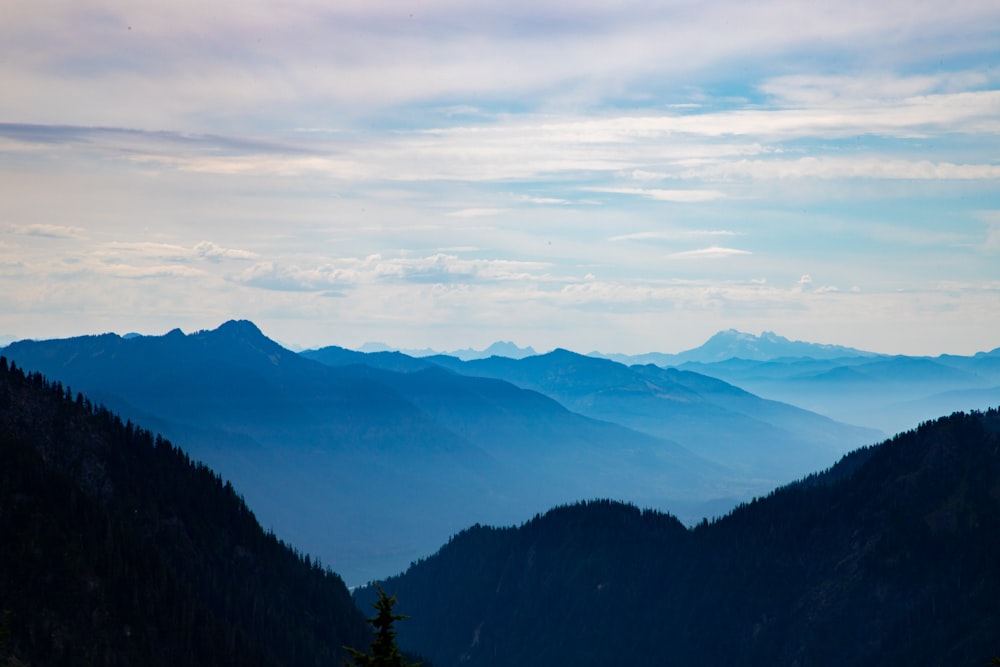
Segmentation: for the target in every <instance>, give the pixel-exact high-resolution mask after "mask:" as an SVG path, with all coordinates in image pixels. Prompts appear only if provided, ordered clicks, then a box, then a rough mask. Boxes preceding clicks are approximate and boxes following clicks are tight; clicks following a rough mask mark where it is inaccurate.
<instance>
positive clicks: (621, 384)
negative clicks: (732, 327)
mask: <svg viewBox="0 0 1000 667" xmlns="http://www.w3.org/2000/svg"><path fill="white" fill-rule="evenodd" d="M427 361H433V362H434V363H436V364H439V365H441V366H445V367H448V368H451V369H453V370H455V371H456V372H460V373H465V374H468V375H480V376H486V377H493V378H499V379H503V380H506V381H508V382H511V383H513V384H516V385H518V386H521V387H524V388H527V389H533V390H535V391H539V392H542V393H544V394H546V395H549V396H552V397H553V398H555V399H556V400H558V401H559V402H561V403H562V404H563V405H565V406H566V407H568V408H569V409H571V410H574V411H576V412H579V413H581V414H585V415H587V416H590V417H593V418H595V419H604V420H607V421H612V422H615V423H618V424H622V425H624V426H628V427H630V428H634V429H636V430H639V431H642V432H644V433H648V434H650V435H653V436H656V437H660V438H667V439H670V440H674V441H676V442H678V443H679V444H681V445H682V446H684V447H686V448H688V449H690V450H691V451H693V452H694V453H696V454H698V455H699V456H702V457H704V458H707V459H709V460H712V461H715V462H717V463H720V464H725V465H727V466H730V467H732V468H734V469H736V470H738V471H739V472H740V473H741V474H742V475H743V476H744V477H745V478H748V479H757V480H759V481H760V482H761V487H759V488H760V491H759V492H761V493H763V492H766V490H769V489H770V488H773V487H774V486H775V485H777V484H779V483H785V482H789V481H791V480H793V479H796V478H798V477H800V476H802V475H806V474H808V473H810V472H812V471H813V470H816V469H818V468H823V467H826V466H829V465H831V464H832V463H833V462H834V461H836V459H837V458H838V457H839V456H840V455H842V454H843V453H844V452H846V451H848V450H850V449H852V448H854V447H857V446H860V445H863V444H869V443H871V442H874V441H875V440H877V439H878V438H879V437H882V434H881V433H879V432H877V431H874V430H871V429H863V428H857V427H852V426H849V425H847V424H842V423H838V422H834V421H833V420H831V419H829V418H826V417H822V416H820V415H817V414H814V413H810V412H808V411H806V410H802V409H801V408H795V407H793V406H791V405H788V404H783V403H779V402H777V401H768V400H763V399H761V398H759V397H757V396H755V395H753V394H750V393H748V392H746V391H743V390H742V389H739V388H738V387H735V386H732V385H729V384H727V383H725V382H720V381H719V380H717V379H715V378H712V377H708V376H704V375H699V374H697V373H692V372H684V371H679V370H676V369H663V368H660V367H657V366H653V365H647V366H624V365H622V364H619V363H616V362H613V361H610V360H607V359H595V358H593V357H588V356H584V355H580V354H576V353H573V352H569V351H567V350H555V351H553V352H550V353H548V354H544V355H539V356H536V357H529V358H526V359H521V360H514V359H506V358H502V357H493V358H490V359H485V360H480V361H470V362H460V361H458V360H456V359H454V358H452V357H429V358H428V359H427Z"/></svg>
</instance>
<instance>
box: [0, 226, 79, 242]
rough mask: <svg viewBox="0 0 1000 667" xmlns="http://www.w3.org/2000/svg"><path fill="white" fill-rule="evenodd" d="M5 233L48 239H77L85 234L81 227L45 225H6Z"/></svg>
mask: <svg viewBox="0 0 1000 667" xmlns="http://www.w3.org/2000/svg"><path fill="white" fill-rule="evenodd" d="M7 231H8V232H10V233H11V234H18V235H21V236H41V237H44V238H50V239H78V238H81V237H82V236H83V235H84V233H85V230H84V229H82V228H81V227H70V226H66V225H46V224H31V225H7Z"/></svg>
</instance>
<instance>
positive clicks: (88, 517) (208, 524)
mask: <svg viewBox="0 0 1000 667" xmlns="http://www.w3.org/2000/svg"><path fill="white" fill-rule="evenodd" d="M0 536H2V547H0V664H3V665H8V666H11V667H13V666H15V665H28V664H30V665H81V666H88V665H94V666H97V665H150V666H153V667H155V666H163V667H167V666H173V665H181V664H183V665H192V666H198V665H204V666H206V667H208V666H212V667H217V666H224V665H232V666H233V667H245V666H248V665H261V666H264V665H279V664H280V665H289V666H292V665H301V666H303V667H305V666H307V665H308V666H310V667H311V666H313V665H318V664H324V665H333V664H338V663H339V661H340V660H341V659H342V658H343V656H344V651H343V650H342V648H341V647H342V646H344V645H349V646H359V647H363V646H365V645H367V642H368V641H369V638H370V635H369V632H368V630H367V628H366V625H365V622H364V618H363V616H362V614H361V613H360V612H359V611H358V610H357V608H356V607H355V606H354V604H353V602H352V600H351V597H350V595H349V593H348V591H347V588H346V587H345V586H344V583H343V581H342V580H341V579H340V577H338V576H337V575H335V574H333V573H332V572H330V571H328V570H325V569H324V568H322V567H320V566H319V564H318V563H316V562H313V561H311V560H310V559H308V558H305V557H303V556H302V555H301V554H299V553H298V552H295V551H293V550H292V549H290V548H289V547H287V546H285V545H284V544H283V543H281V542H279V541H278V539H277V538H276V537H275V536H274V534H273V533H265V532H264V530H263V529H262V528H261V527H260V525H259V524H258V523H257V521H256V519H255V518H254V515H253V513H252V512H251V511H250V509H248V507H247V505H246V504H245V503H244V501H243V500H242V498H241V497H240V496H238V495H237V492H236V490H234V489H233V487H232V486H230V485H229V484H228V483H226V484H224V483H223V481H222V479H221V478H220V477H218V476H217V475H216V474H214V473H213V472H212V471H210V470H209V469H208V468H206V467H204V466H201V465H195V464H192V462H191V461H190V459H189V458H188V455H187V454H186V453H185V452H182V451H181V450H180V449H178V448H176V447H174V446H173V445H172V444H171V443H170V442H169V441H165V440H163V439H161V438H160V437H159V436H155V437H154V436H153V435H152V434H151V433H150V432H149V431H146V430H144V429H142V428H139V427H136V426H134V425H133V424H132V423H131V422H128V423H123V422H122V421H121V419H119V418H118V417H117V416H115V415H114V414H112V413H111V412H109V411H108V410H107V409H105V408H103V407H94V405H93V403H92V402H91V401H90V399H89V398H85V397H84V396H82V395H80V394H76V395H73V394H72V393H71V392H69V391H68V390H67V389H66V388H64V387H63V386H62V385H59V384H50V383H48V382H47V381H46V380H45V379H44V378H43V377H42V376H40V375H37V374H32V375H30V376H25V374H24V373H23V372H22V371H21V370H20V369H16V368H13V367H8V365H7V361H6V359H0Z"/></svg>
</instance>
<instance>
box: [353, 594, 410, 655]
mask: <svg viewBox="0 0 1000 667" xmlns="http://www.w3.org/2000/svg"><path fill="white" fill-rule="evenodd" d="M376 587H377V588H378V600H376V601H375V602H373V603H372V606H373V607H375V609H376V610H377V611H378V613H377V614H376V615H375V617H374V618H369V619H368V622H369V623H371V624H372V627H374V628H375V640H374V641H372V643H371V645H370V646H369V650H370V651H371V655H368V654H366V653H363V652H361V651H359V650H357V649H354V648H350V647H349V646H345V647H344V648H345V649H346V650H347V652H348V653H350V654H351V655H350V658H349V662H348V661H345V664H346V665H354V666H355V667H420V664H421V663H419V662H415V663H409V662H406V660H405V659H404V657H403V653H402V652H401V651H400V650H399V647H398V646H396V629H395V628H394V627H393V624H394V623H395V622H396V621H401V620H403V619H405V618H409V617H408V616H400V615H399V614H393V613H392V608H393V606H394V605H395V604H396V596H395V595H393V596H392V597H389V596H388V595H386V593H385V591H384V590H382V587H381V586H376Z"/></svg>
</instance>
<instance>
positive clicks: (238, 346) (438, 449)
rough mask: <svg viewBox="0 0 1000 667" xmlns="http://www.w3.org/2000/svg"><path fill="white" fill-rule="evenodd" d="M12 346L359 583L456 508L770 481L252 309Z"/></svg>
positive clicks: (508, 510) (502, 386)
mask: <svg viewBox="0 0 1000 667" xmlns="http://www.w3.org/2000/svg"><path fill="white" fill-rule="evenodd" d="M3 353H4V354H6V355H7V356H8V357H9V358H11V359H13V360H15V361H16V362H17V363H18V365H20V366H22V367H25V368H28V369H32V370H37V371H41V372H44V373H45V374H47V375H48V376H50V377H52V378H54V379H58V380H59V381H61V382H63V383H64V384H67V385H70V386H72V387H73V389H74V390H83V391H86V392H87V393H88V394H90V395H92V396H94V397H95V398H96V399H97V400H100V401H103V402H105V403H106V404H108V405H109V406H111V407H113V408H114V409H115V410H119V411H121V412H122V413H123V414H125V415H127V416H128V417H130V418H132V419H134V420H136V421H139V422H141V423H143V424H148V425H149V426H150V427H153V428H156V429H157V430H159V431H161V432H163V433H164V434H166V435H167V436H168V437H170V438H171V439H173V440H174V441H176V442H179V443H183V445H184V446H185V447H186V448H187V449H189V451H190V452H191V454H192V455H193V456H195V457H196V458H197V459H199V460H202V461H204V462H206V463H207V464H209V465H210V466H211V467H212V468H213V469H216V470H218V471H220V472H221V473H222V474H223V475H225V476H226V477H227V478H229V479H232V480H233V482H234V483H236V484H237V486H238V487H239V488H240V489H241V492H242V493H244V494H245V495H246V497H247V500H248V502H249V503H250V504H251V506H253V507H254V509H255V511H256V512H257V513H258V516H259V517H260V518H261V520H262V522H263V523H264V525H265V526H268V527H271V528H274V529H275V530H276V531H277V532H278V533H279V534H280V536H281V537H283V538H284V539H287V540H289V541H290V542H291V543H292V544H295V545H296V546H297V547H299V548H301V549H303V550H305V551H307V552H309V553H312V554H314V555H318V556H320V557H322V559H323V560H324V562H326V563H328V564H330V565H331V566H332V567H334V568H335V569H336V570H337V571H338V572H340V573H341V574H343V575H344V576H345V577H347V578H348V581H349V582H351V583H360V582H363V581H366V580H368V579H370V578H372V577H375V576H379V575H384V574H385V573H387V572H392V571H398V570H399V569H401V568H402V567H404V566H405V565H406V564H407V563H409V562H411V561H412V560H414V559H415V558H417V557H419V556H421V555H425V554H427V553H430V551H431V550H432V549H434V548H436V546H437V545H439V544H440V543H441V541H443V540H444V539H445V538H446V537H447V536H448V535H449V534H452V533H453V532H454V531H456V530H458V529H460V528H461V527H462V526H465V525H469V524H471V523H474V522H476V521H493V522H512V521H519V520H523V519H524V518H526V517H528V516H531V515H532V514H533V513H534V512H536V511H538V508H540V507H547V506H551V505H552V504H557V503H562V502H569V501H572V500H576V499H578V498H589V497H595V496H613V497H620V498H624V499H631V500H634V501H636V502H641V503H644V504H650V505H653V506H657V507H674V506H675V505H677V506H681V505H682V503H686V505H684V506H683V507H682V509H690V507H691V506H692V505H693V504H697V503H702V502H708V501H712V500H713V499H716V498H719V497H731V496H733V495H736V496H741V495H745V494H748V493H755V492H760V486H759V485H757V486H752V485H750V484H748V483H747V482H745V481H741V480H739V479H736V478H735V476H734V475H733V474H731V473H730V472H729V471H728V470H727V469H725V468H724V467H723V466H720V465H717V464H712V463H710V462H708V461H706V460H704V459H702V458H700V457H698V456H696V455H694V454H692V453H691V452H690V451H688V450H686V449H684V448H683V447H681V446H679V445H678V444H676V443H673V442H669V441H667V440H665V439H663V438H657V437H653V436H650V435H648V434H643V433H639V432H637V431H634V430H630V429H628V428H625V427H622V426H619V425H616V424H609V423H606V422H601V421H597V420H594V419H589V418H587V417H584V416H581V415H579V414H575V413H572V412H570V411H568V410H567V409H566V408H564V407H563V406H562V405H560V404H558V403H557V402H556V401H554V400H552V399H550V398H547V397H545V396H543V395H541V394H538V393H536V392H532V391H528V390H525V389H522V388H518V387H515V386H513V385H511V384H509V383H506V382H503V381H499V380H484V379H481V378H469V377H464V376H461V375H457V374H454V373H450V372H447V371H444V370H442V369H440V368H437V367H434V368H428V369H424V370H417V371H416V372H410V373H402V372H397V371H394V370H387V369H386V368H373V367H371V366H366V365H358V364H347V365H339V366H328V365H325V364H322V363H319V362H317V361H313V360H311V359H308V358H306V356H303V355H298V354H294V353H292V352H290V351H288V350H286V349H284V348H282V347H281V346H280V345H278V344H276V343H274V342H273V341H271V340H269V339H268V338H267V337H265V336H264V335H263V334H262V333H261V332H260V331H259V330H258V329H257V328H256V327H255V326H254V325H253V324H252V323H250V322H228V323H226V324H224V325H222V326H221V327H219V328H218V329H216V330H214V331H202V332H197V333H195V334H191V335H184V334H183V333H182V332H180V331H179V330H175V331H172V332H170V333H168V334H166V335H164V336H148V337H137V338H130V339H123V338H121V337H119V336H116V335H113V334H106V335H102V336H85V337H80V338H72V339H64V340H54V341H37V342H31V341H23V342H19V343H15V344H13V345H11V346H9V347H8V348H6V349H5V350H4V351H3ZM323 354H339V355H341V356H344V355H346V356H347V357H350V356H351V355H355V354H360V353H352V352H349V351H340V352H337V351H336V350H330V349H328V350H326V352H323ZM374 356H375V357H377V358H378V359H380V360H382V361H385V362H386V365H388V366H393V365H396V366H400V365H402V366H408V364H409V363H410V362H408V361H405V359H403V358H402V357H400V356H398V355H391V354H387V355H374ZM698 516H700V515H698Z"/></svg>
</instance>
